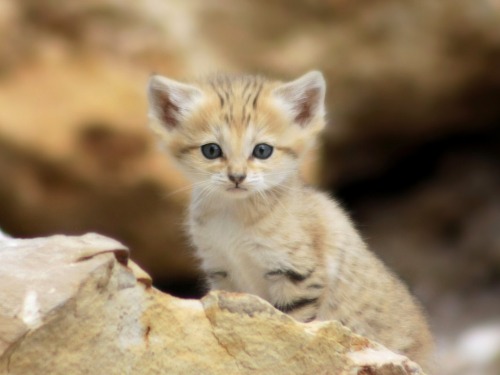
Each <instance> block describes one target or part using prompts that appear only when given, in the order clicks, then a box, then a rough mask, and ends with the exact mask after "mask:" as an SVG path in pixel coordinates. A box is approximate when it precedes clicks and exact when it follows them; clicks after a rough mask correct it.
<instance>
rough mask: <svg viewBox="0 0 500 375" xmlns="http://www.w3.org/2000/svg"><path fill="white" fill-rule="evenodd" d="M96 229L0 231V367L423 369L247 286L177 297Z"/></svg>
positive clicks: (43, 370) (30, 370) (102, 370)
mask: <svg viewBox="0 0 500 375" xmlns="http://www.w3.org/2000/svg"><path fill="white" fill-rule="evenodd" d="M127 256H128V251H127V249H126V248H125V247H124V246H123V245H121V244H120V243H118V242H116V241H114V240H112V239H109V238H106V237H102V236H100V235H96V234H87V235H85V236H81V237H66V236H53V237H48V238H37V239H32V240H18V239H8V240H7V239H0V275H1V278H2V283H1V285H0V300H1V301H2V304H1V305H0V373H1V374H11V375H21V374H54V375H57V374H80V373H81V374H83V373H92V374H110V375H112V374H124V373H133V374H152V373H166V374H255V373H259V374H270V373H272V374H276V375H278V374H312V373H322V374H345V375H347V374H359V375H361V374H387V375H389V374H391V375H395V374H407V375H408V374H415V375H416V374H423V372H422V371H421V370H420V368H419V367H418V366H417V365H416V364H415V363H413V362H411V361H409V360H408V359H407V358H405V357H402V356H400V355H397V354H394V353H391V352H390V351H388V350H387V349H385V348H384V347H382V346H381V345H379V344H376V343H373V342H370V341H369V340H368V339H366V338H363V337H361V336H358V335H355V334H353V333H352V332H351V331H350V330H349V329H347V328H345V327H343V326H342V325H341V324H340V323H337V322H333V321H332V322H313V323H308V324H303V323H298V322H296V321H294V320H293V319H292V318H290V317H288V316H286V315H284V314H282V313H281V312H279V311H278V310H276V309H274V308H273V307H272V306H271V305H269V304H268V303H266V302H265V301H263V300H261V299H259V298H258V297H255V296H251V295H244V294H231V293H224V292H212V293H210V294H209V295H207V296H206V297H204V298H203V299H202V300H182V299H178V298H175V297H172V296H170V295H168V294H164V293H161V292H159V291H158V290H156V289H154V288H152V287H151V280H150V279H149V278H148V277H147V275H145V274H144V273H143V272H142V271H140V270H139V269H138V268H137V266H135V265H132V264H131V262H130V261H128V258H127Z"/></svg>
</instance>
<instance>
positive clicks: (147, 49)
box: [0, 0, 500, 375]
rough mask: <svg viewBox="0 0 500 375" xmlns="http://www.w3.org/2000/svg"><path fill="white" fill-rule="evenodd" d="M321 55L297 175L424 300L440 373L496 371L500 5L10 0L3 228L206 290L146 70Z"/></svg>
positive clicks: (275, 63)
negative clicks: (111, 246)
mask: <svg viewBox="0 0 500 375" xmlns="http://www.w3.org/2000/svg"><path fill="white" fill-rule="evenodd" d="M311 69H321V70H322V71H323V72H324V73H325V75H326V78H327V80H328V109H329V116H328V117H329V122H330V123H329V127H328V129H327V131H326V132H325V136H324V139H323V147H322V148H321V149H320V150H319V151H318V152H317V154H316V155H313V157H312V158H311V160H310V161H309V162H308V163H307V164H306V165H305V166H304V173H305V175H306V178H307V179H308V180H309V181H311V182H314V183H317V184H318V185H321V186H322V187H323V188H324V189H327V190H328V191H330V192H332V194H334V195H335V196H336V197H338V198H339V199H340V201H341V202H342V204H343V205H344V206H345V207H346V208H347V209H348V211H349V212H350V213H351V215H352V216H353V217H354V219H355V221H356V222H357V223H358V227H359V228H360V230H361V231H362V233H363V235H364V237H365V238H366V240H367V241H368V243H369V244H370V246H371V248H372V249H373V250H374V251H375V252H376V253H378V254H379V255H380V257H382V258H383V259H384V261H385V262H386V263H388V264H389V265H390V266H391V267H392V268H393V269H394V270H395V271H396V272H397V273H398V274H399V275H401V277H402V278H403V279H404V280H405V281H406V282H407V283H408V284H409V285H410V287H411V288H412V290H413V292H414V293H415V294H416V295H417V296H418V297H419V298H420V300H421V301H422V303H423V304H424V306H425V307H426V309H427V310H428V311H429V315H430V319H431V322H432V324H433V328H434V331H435V332H436V334H437V338H438V343H439V345H440V348H441V350H442V358H443V360H442V362H443V363H445V364H446V369H444V370H443V374H445V373H446V374H471V375H472V374H498V373H500V339H499V338H498V337H500V334H498V336H494V335H495V332H497V333H498V332H500V330H499V329H498V326H499V324H500V1H498V0H439V1H436V0H406V1H401V0H400V1H397V0H377V1H361V0H360V1H346V0H267V1H264V0H254V1H250V0H241V1H230V0H217V1H211V2H207V1H203V0H190V1H182V0H169V1H160V0H140V1H134V2H130V3H124V2H121V1H117V0H99V1H98V0H87V1H77V0H66V1H64V2H61V1H56V0H0V228H2V229H4V230H5V231H6V232H7V233H9V234H11V235H13V236H15V237H34V236H42V235H48V234H53V233H67V234H80V233H84V232H88V231H96V232H99V233H102V234H105V235H109V236H112V237H114V238H116V239H119V240H121V241H122V242H124V243H125V244H126V245H128V246H129V247H130V248H131V249H132V258H133V259H134V260H135V261H136V262H137V263H139V264H140V265H141V266H142V267H143V268H144V269H146V270H147V271H148V272H150V273H151V275H152V276H153V279H154V280H155V283H156V285H157V286H158V287H160V288H163V289H164V290H166V291H168V292H171V293H174V294H177V295H185V296H198V295H200V293H201V288H199V286H198V283H197V280H198V279H199V273H198V271H197V268H196V263H195V261H194V259H193V258H192V255H191V251H190V249H189V246H188V245H187V242H186V239H185V237H184V235H183V229H182V221H183V217H184V216H183V215H184V213H183V212H184V207H185V206H186V203H187V199H188V197H189V191H188V189H187V188H188V186H189V185H188V184H187V182H186V181H185V180H184V179H183V177H182V176H180V175H179V174H178V173H177V172H176V171H175V169H174V168H173V167H172V166H171V165H170V163H169V162H168V160H167V159H166V158H165V157H164V156H163V155H162V154H161V153H160V152H159V150H158V148H157V145H156V142H155V140H154V138H153V137H152V136H151V134H150V133H149V131H148V129H147V118H146V112H147V106H146V97H145V85H146V82H147V78H148V76H149V74H150V73H152V72H157V73H161V74H164V75H168V76H171V77H174V78H177V79H181V80H182V78H184V77H191V76H198V75H203V74H205V73H209V72H214V71H217V70H227V71H233V72H259V73H264V74H266V75H269V76H273V77H278V78H282V79H291V78H294V77H295V76H298V75H300V74H302V73H304V72H305V71H307V70H311ZM396 308H397V307H396ZM484 327H493V328H491V329H489V328H484ZM494 327H497V328H494ZM470 332H472V333H470ZM474 332H476V334H474ZM477 332H483V333H484V332H486V333H484V334H483V335H482V336H481V334H477ZM488 335H489V336H488ZM492 335H493V336H494V337H497V339H496V341H495V339H491V336H492ZM470 337H473V338H472V339H471V338H470ZM478 337H479V338H478ZM468 338H469V339H468ZM488 340H489V341H488ZM464 342H465V343H466V344H464ZM471 342H472V343H474V345H472V346H473V348H475V350H476V351H478V352H480V353H483V357H484V358H483V357H481V358H482V360H479V359H478V356H477V355H476V356H475V355H474V350H472V349H467V348H470V345H471ZM456 343H460V344H456ZM467 343H468V344H467ZM495 343H497V344H495ZM467 345H469V346H467ZM494 345H498V347H497V349H496V351H495V349H494V348H493V349H491V347H492V346H494ZM464 348H466V349H464ZM464 350H465V352H466V353H469V354H470V355H471V356H472V357H473V358H474V359H471V360H467V355H465V354H463V353H464ZM488 350H489V351H488ZM485 351H487V352H488V353H490V355H489V357H488V356H486V355H484V353H485ZM491 353H492V354H491ZM495 356H496V357H495ZM486 357H487V358H486ZM485 358H486V359H485Z"/></svg>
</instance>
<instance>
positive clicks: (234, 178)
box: [227, 173, 247, 184]
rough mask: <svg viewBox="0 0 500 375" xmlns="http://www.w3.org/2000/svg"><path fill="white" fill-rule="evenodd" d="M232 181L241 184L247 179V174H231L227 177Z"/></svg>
mask: <svg viewBox="0 0 500 375" xmlns="http://www.w3.org/2000/svg"><path fill="white" fill-rule="evenodd" d="M227 177H228V178H229V180H230V181H232V182H234V183H235V184H241V183H242V182H243V180H244V179H245V178H246V177H247V175H246V174H242V173H241V174H238V173H229V174H228V175H227Z"/></svg>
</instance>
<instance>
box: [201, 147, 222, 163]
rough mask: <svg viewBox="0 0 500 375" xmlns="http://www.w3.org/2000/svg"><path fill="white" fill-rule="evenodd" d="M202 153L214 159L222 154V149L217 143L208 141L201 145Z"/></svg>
mask: <svg viewBox="0 0 500 375" xmlns="http://www.w3.org/2000/svg"><path fill="white" fill-rule="evenodd" d="M201 153H202V154H203V156H204V157H206V158H207V159H210V160H213V159H217V158H220V157H221V156H222V149H221V148H220V146H219V145H218V144H217V143H207V144H206V145H203V146H201Z"/></svg>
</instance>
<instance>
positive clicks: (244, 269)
mask: <svg viewBox="0 0 500 375" xmlns="http://www.w3.org/2000/svg"><path fill="white" fill-rule="evenodd" d="M191 236H192V239H193V242H194V244H195V246H196V248H197V253H198V256H199V257H200V259H201V261H202V267H203V269H204V271H205V272H207V273H210V272H224V273H227V277H228V279H230V280H231V282H232V283H234V285H236V287H237V289H238V291H244V292H248V293H254V294H257V295H260V296H262V297H264V298H265V297H266V294H267V282H266V280H265V278H264V275H265V274H266V272H267V271H268V269H269V268H272V267H273V264H279V263H281V261H282V259H281V257H280V254H279V253H278V252H277V251H273V249H272V245H271V243H267V244H266V243H263V242H262V239H261V238H260V237H259V236H257V235H256V234H255V233H254V232H253V231H252V230H250V229H249V228H245V227H244V226H243V225H242V224H241V223H239V222H237V221H235V220H231V219H225V218H224V219H223V218H212V219H211V220H206V221H204V222H203V223H194V224H193V225H192V228H191Z"/></svg>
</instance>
